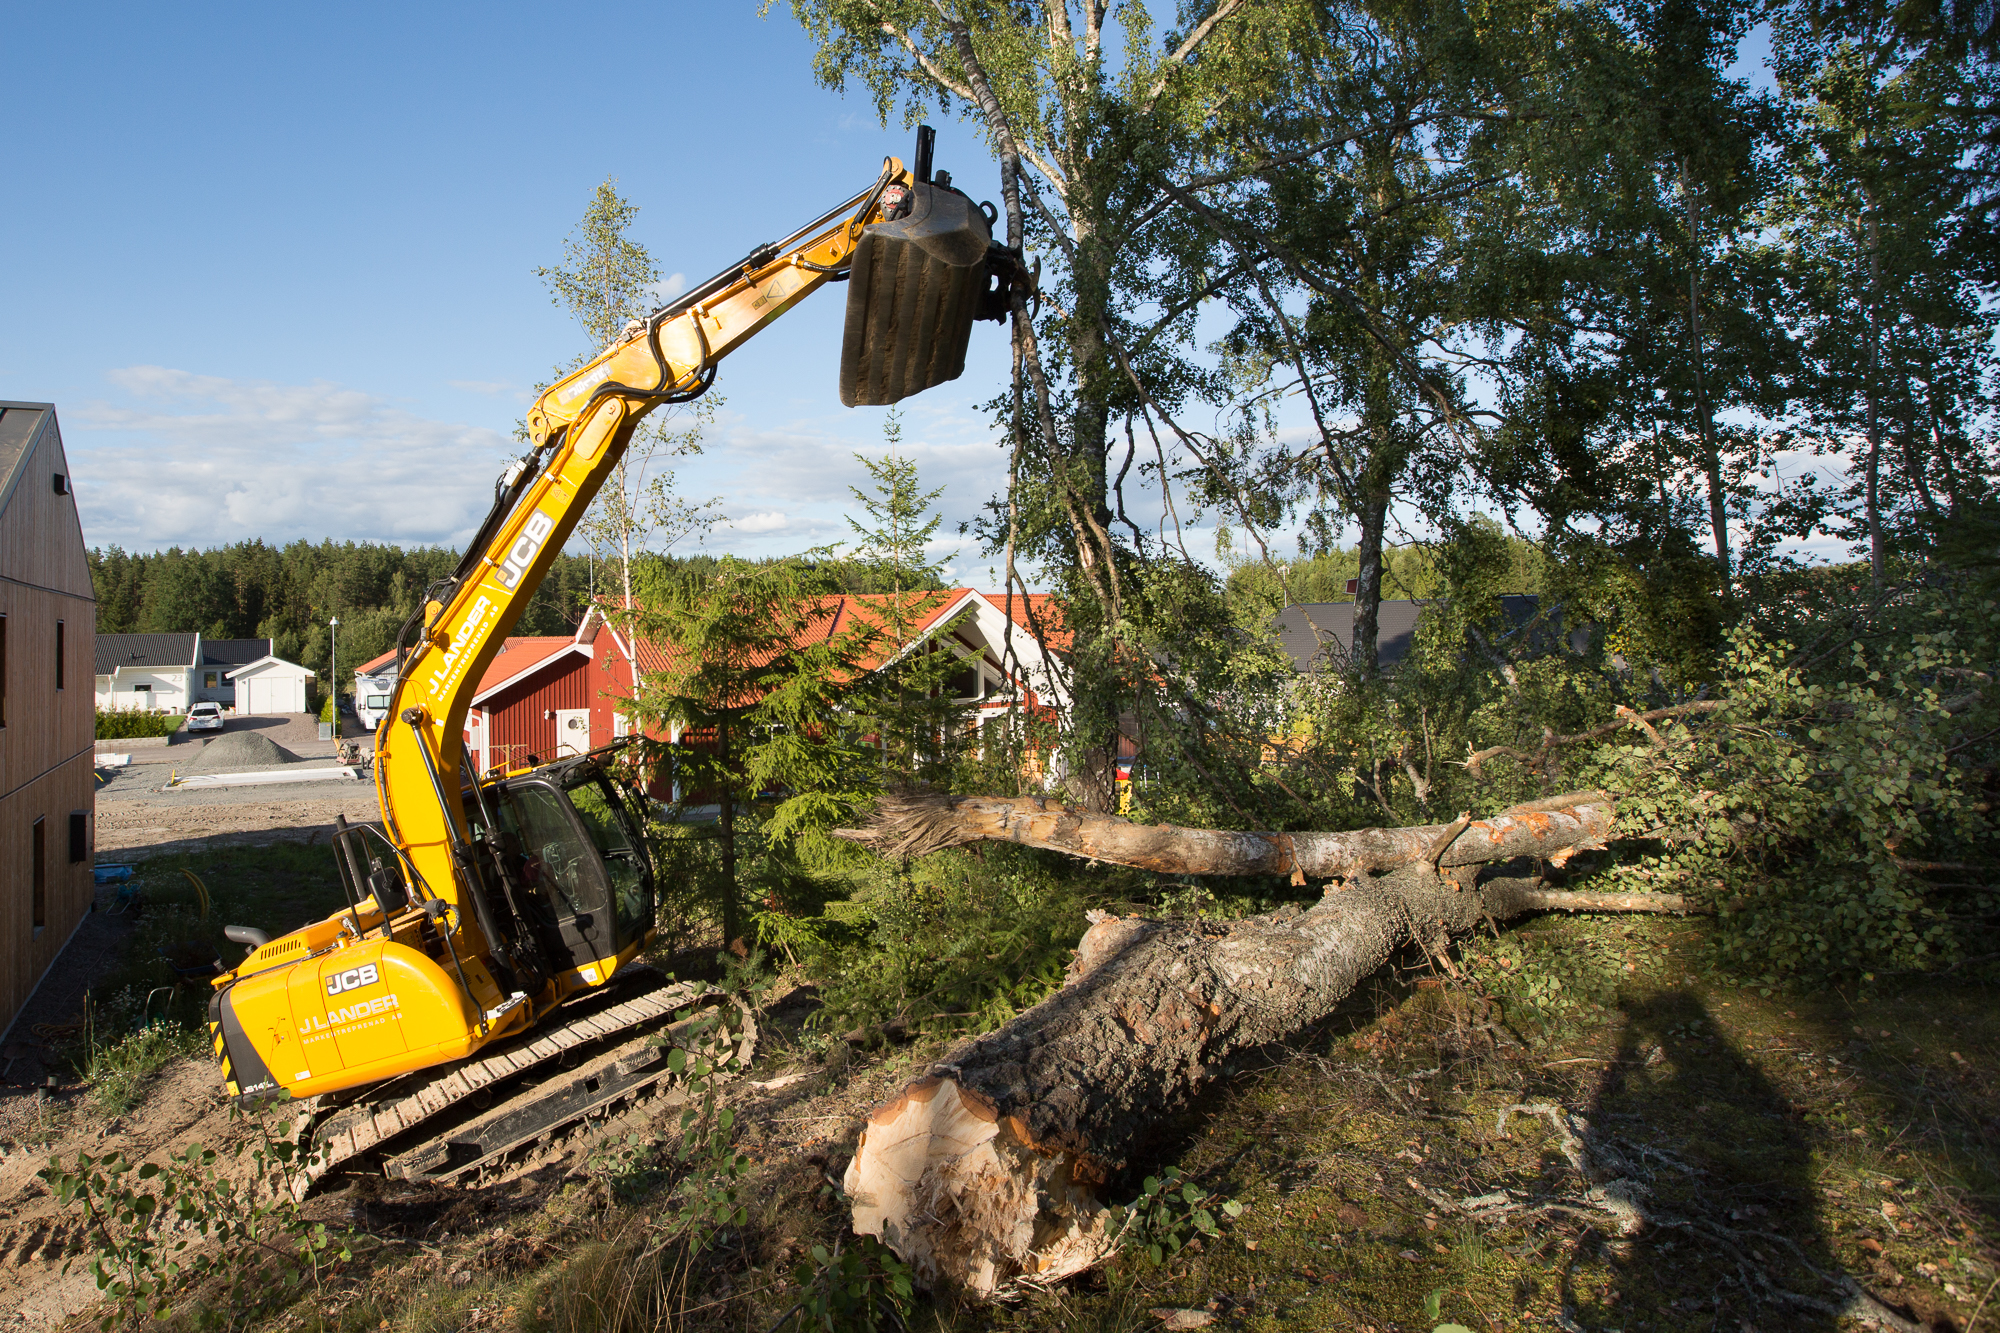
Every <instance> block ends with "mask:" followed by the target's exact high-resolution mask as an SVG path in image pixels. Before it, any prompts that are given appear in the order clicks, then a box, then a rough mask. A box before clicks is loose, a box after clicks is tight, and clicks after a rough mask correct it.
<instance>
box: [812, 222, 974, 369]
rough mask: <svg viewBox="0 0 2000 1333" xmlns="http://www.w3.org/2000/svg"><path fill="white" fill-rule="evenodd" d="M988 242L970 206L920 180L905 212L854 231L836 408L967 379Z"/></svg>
mask: <svg viewBox="0 0 2000 1333" xmlns="http://www.w3.org/2000/svg"><path fill="white" fill-rule="evenodd" d="M992 239H993V231H992V227H991V226H990V225H989V224H988V222H987V220H986V215H985V214H984V213H982V212H980V210H979V208H978V206H977V205H975V204H974V203H973V202H972V200H970V199H968V198H966V197H965V196H964V195H962V194H960V193H959V192H958V191H956V190H954V189H951V188H949V187H948V186H942V185H931V184H924V183H921V182H920V183H918V184H917V185H916V186H914V187H913V190H912V195H911V200H910V209H909V211H908V212H907V213H905V214H903V215H902V216H901V217H899V218H897V219H895V220H894V221H892V222H879V223H876V224H875V225H874V226H872V227H869V228H868V229H867V231H865V232H864V233H862V237H861V241H860V243H859V244H858V245H856V246H855V248H854V265H853V269H852V273H853V277H852V279H851V281H850V283H849V286H848V289H847V331H846V335H845V337H843V339H842V340H841V347H840V401H841V402H842V403H844V404H846V405H847V406H848V407H862V406H871V407H879V406H884V405H886V404H889V403H893V402H896V401H897V400H898V399H902V398H907V397H909V396H910V395H911V394H913V393H921V392H923V391H924V390H925V389H928V388H930V387H931V386H932V385H936V384H942V383H944V382H945V381H946V380H955V379H957V378H958V377H959V376H960V375H961V374H963V373H964V372H965V347H966V344H967V343H968V342H970V341H971V339H972V318H973V315H974V313H975V311H976V310H977V307H978V306H979V302H980V296H981V294H982V293H983V292H984V291H985V288H986V275H985V269H984V265H985V261H986V247H987V246H988V244H989V243H991V241H992Z"/></svg>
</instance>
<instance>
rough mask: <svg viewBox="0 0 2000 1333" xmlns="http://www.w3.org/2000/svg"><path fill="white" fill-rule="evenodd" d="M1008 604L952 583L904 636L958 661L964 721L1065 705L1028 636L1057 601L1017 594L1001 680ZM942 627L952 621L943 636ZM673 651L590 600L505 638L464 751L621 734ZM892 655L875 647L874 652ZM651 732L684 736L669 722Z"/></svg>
mask: <svg viewBox="0 0 2000 1333" xmlns="http://www.w3.org/2000/svg"><path fill="white" fill-rule="evenodd" d="M885 601H886V598H885V597H884V596H883V595H880V594H863V595H855V596H843V597H836V598H833V599H830V601H829V603H828V605H827V607H826V612H825V614H824V615H822V616H816V617H815V618H814V622H813V632H814V633H818V634H824V635H826V636H828V637H832V636H833V635H836V634H839V633H842V632H843V631H845V630H847V629H848V628H849V627H850V626H851V625H852V624H853V622H854V619H855V618H857V617H858V618H862V619H866V620H874V621H877V623H879V617H880V616H881V614H882V605H883V603H884V602H885ZM1005 602H1006V599H1005V598H1003V597H1000V596H997V595H995V594H993V593H984V592H979V591H977V590H976V589H972V588H953V589H951V590H950V591H948V592H947V593H945V594H944V595H943V597H942V598H941V599H940V601H939V602H938V604H937V605H936V606H935V607H933V608H932V609H931V610H930V611H929V612H928V613H927V614H925V615H923V616H922V617H921V618H920V623H919V624H918V625H917V626H916V627H915V635H914V638H913V640H912V642H911V643H910V644H908V645H906V646H904V647H903V648H902V649H901V651H903V652H951V653H955V654H957V656H958V657H959V658H960V659H961V662H962V666H961V669H960V670H959V671H958V672H957V674H956V675H955V676H953V678H952V682H953V686H954V689H955V695H954V697H955V698H957V699H958V700H959V701H960V702H962V703H965V704H967V705H968V706H969V707H970V708H971V710H972V719H971V722H972V725H973V726H984V725H985V724H986V723H987V721H989V720H990V719H993V718H996V717H1001V716H1004V715H1005V714H1006V712H1007V711H1008V709H1009V708H1010V707H1011V706H1013V705H1014V704H1015V703H1016V702H1017V701H1018V703H1019V704H1020V705H1021V706H1023V707H1026V708H1029V709H1034V710H1038V711H1054V712H1061V711H1062V710H1063V705H1064V702H1065V701H1064V700H1063V698H1062V697H1061V694H1060V691H1059V689H1058V687H1057V685H1056V681H1055V678H1054V674H1053V672H1052V671H1051V669H1050V663H1049V661H1048V657H1047V655H1046V653H1045V652H1044V650H1043V647H1042V644H1041V642H1040V641H1039V640H1038V639H1037V638H1036V634H1035V629H1036V627H1039V628H1040V629H1041V630H1042V631H1043V632H1044V633H1048V634H1049V637H1051V638H1057V634H1058V633H1059V631H1058V632H1054V633H1052V632H1051V629H1052V627H1051V625H1050V624H1049V618H1050V617H1051V616H1053V615H1054V614H1055V608H1054V607H1053V605H1051V603H1050V599H1049V598H1048V597H1046V596H1045V595H1041V594H1037V595H1036V596H1034V597H1032V598H1023V597H1021V596H1018V595H1017V596H1016V597H1015V598H1014V605H1013V611H1014V616H1013V629H1012V634H1011V639H1012V649H1013V656H1014V659H1015V661H1016V662H1017V663H1018V664H1019V666H1018V670H1016V671H1015V672H1013V673H1011V676H1012V678H1011V680H1010V673H1009V672H1008V671H1007V670H1005V669H1004V668H1003V666H1002V662H1003V659H1004V658H1005V656H1006V651H1007V641H1008V639H1009V637H1010V635H1009V633H1008V620H1007V616H1006V614H1005V611H1004V609H1003V608H1004V607H1005ZM954 621H956V622H958V623H957V624H956V625H953V622H954ZM946 626H952V628H951V629H950V630H949V631H948V632H944V631H945V627H946ZM1058 641H1059V639H1058ZM670 651H671V649H670V648H668V647H665V646H663V645H660V644H656V643H652V642H649V641H647V640H644V639H635V638H633V637H632V636H631V635H629V634H627V633H624V632H621V631H620V630H619V629H618V628H616V627H615V626H612V625H608V624H607V623H606V622H605V618H604V615H603V613H602V612H601V611H600V610H598V609H597V608H595V607H593V608H592V609H591V610H590V612H589V613H588V614H587V615H585V617H584V620H583V624H582V625H580V626H579V627H578V628H577V631H576V633H575V634H573V635H569V636H560V635H556V636H522V637H517V638H510V639H508V640H507V641H506V644H505V646H504V647H502V648H501V650H500V653H499V655H498V656H497V657H495V658H494V659H493V664H492V665H491V666H489V667H487V669H486V673H485V674H484V675H483V676H482V677H480V681H479V690H478V693H477V694H475V695H474V696H473V700H472V707H471V711H470V712H469V713H468V714H467V716H466V722H465V748H466V753H467V755H468V756H469V757H470V758H471V759H472V761H473V762H474V763H475V764H476V765H477V766H478V770H479V771H480V772H486V771H488V770H490V769H492V768H494V767H495V766H496V765H497V766H501V767H504V768H525V767H528V766H530V765H532V764H536V763H540V762H545V761H547V760H551V759H555V758H558V757H560V756H562V755H566V754H582V753H584V752H585V751H587V750H591V749H594V748H596V747H597V746H600V745H604V744H607V743H608V742H610V741H612V740H614V739H616V738H617V737H620V736H624V735H626V734H628V733H629V732H630V731H631V730H632V724H631V721H630V716H629V701H630V700H631V699H632V697H633V694H634V690H635V686H636V684H637V678H638V677H640V676H644V675H647V674H650V673H653V672H657V671H660V670H662V669H663V668H664V667H665V666H666V664H667V662H668V654H669V652H670ZM893 655H894V652H893V651H891V652H887V653H883V654H880V655H878V660H881V659H883V658H886V657H888V656H893ZM392 656H393V655H392V654H389V653H384V654H383V655H382V656H380V657H378V658H376V659H374V660H373V661H371V662H364V663H362V664H361V665H360V666H359V667H357V668H355V672H356V675H357V676H358V677H360V676H372V675H374V674H375V673H376V672H378V671H386V670H388V669H389V665H390V661H391V658H392ZM870 665H875V663H870ZM655 738H656V739H659V740H666V741H680V740H682V739H684V738H683V737H682V736H681V735H680V734H679V733H678V729H675V731H674V733H673V734H670V735H665V736H656V737H655ZM657 794H658V795H660V796H662V797H665V796H666V795H667V793H666V792H660V793H657Z"/></svg>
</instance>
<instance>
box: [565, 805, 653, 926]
mask: <svg viewBox="0 0 2000 1333" xmlns="http://www.w3.org/2000/svg"><path fill="white" fill-rule="evenodd" d="M567 790H568V792H569V799H570V803H571V804H572V805H574V806H575V807H576V812H577V814H578V815H580V816H582V818H583V826H584V827H585V828H586V829H588V830H590V839H591V842H593V843H594V844H595V845H596V847H597V852H598V855H599V856H601V857H603V858H604V870H605V873H606V874H607V875H608V876H610V879H611V902H612V906H613V908H614V909H615V910H616V912H617V914H618V938H619V939H620V940H629V939H633V938H636V937H637V936H638V935H639V934H640V933H642V932H644V931H645V930H646V929H648V928H649V927H650V926H651V925H652V924H653V920H652V917H653V903H652V894H651V893H650V892H649V891H648V888H647V884H646V875H645V871H644V868H643V866H642V865H641V864H640V861H639V853H638V852H637V850H636V849H634V847H633V846H632V836H631V832H630V829H629V828H628V826H627V824H626V821H625V817H624V815H623V812H622V810H621V808H620V807H619V805H618V804H617V798H616V797H615V796H614V795H613V794H612V793H611V792H610V791H608V790H606V788H605V786H604V783H603V780H602V779H601V778H598V777H596V776H594V775H593V776H590V777H585V778H582V779H579V780H576V781H574V782H572V783H571V784H570V785H569V787H568V788H567Z"/></svg>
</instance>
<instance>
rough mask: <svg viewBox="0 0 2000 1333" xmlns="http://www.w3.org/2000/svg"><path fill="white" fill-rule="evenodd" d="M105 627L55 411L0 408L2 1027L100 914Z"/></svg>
mask: <svg viewBox="0 0 2000 1333" xmlns="http://www.w3.org/2000/svg"><path fill="white" fill-rule="evenodd" d="M96 616H97V601H96V598H95V597H94V596H93V595H92V592H91V586H90V566H89V565H88V563H87V562H86V561H85V559H84V553H83V525H82V523H81V522H80V521H79V520H78V518H77V512H76V499H75V497H74V495H73V494H72V487H71V486H70V474H69V461H68V459H67V458H65V457H64V455H63V445H62V433H61V431H60V430H59V429H58V428H57V425H56V410H55V407H54V406H53V405H52V404H49V403H11V402H0V1029H5V1028H6V1027H8V1026H10V1025H11V1024H12V1023H13V1021H14V1016H15V1015H16V1014H18V1013H19V1012H20V1010H21V1006H22V1005H23V1004H25V1003H26V1002H27V999H28V996H29V995H30V994H32V993H33V991H34V989H35V983H36V982H38V981H40V980H41V978H42V974H43V973H44V972H46V971H47V970H48V968H49V965H50V964H51V963H53V962H54V961H55V958H56V955H57V954H58V953H60V952H62V947H63V945H64V944H65V943H66V942H67V941H68V939H69V937H70V935H71V933H72V932H73V931H74V930H75V929H76V927H77V925H78V924H79V923H81V922H82V920H83V917H84V914H85V913H87V912H88V911H89V910H90V904H91V897H92V888H93V886H92V878H91V854H92V848H93V846H94V843H95V839H96V828H95V819H94V814H95V805H96V784H95V781H94V777H93V765H92V763H91V751H92V749H93V744H92V740H93V737H94V736H95V735H96V730H97V722H96V713H95V709H94V707H93V704H94V702H95V700H94V697H93V695H94V689H93V686H94V681H93V679H92V677H93V670H92V668H93V665H94V663H95V660H96V651H95V647H94V641H95V638H96V629H97V621H96Z"/></svg>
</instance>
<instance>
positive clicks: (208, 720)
mask: <svg viewBox="0 0 2000 1333" xmlns="http://www.w3.org/2000/svg"><path fill="white" fill-rule="evenodd" d="M187 729H188V730H189V731H221V730H222V705H221V704H196V705H195V706H194V707H193V708H190V709H188V720H187Z"/></svg>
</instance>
